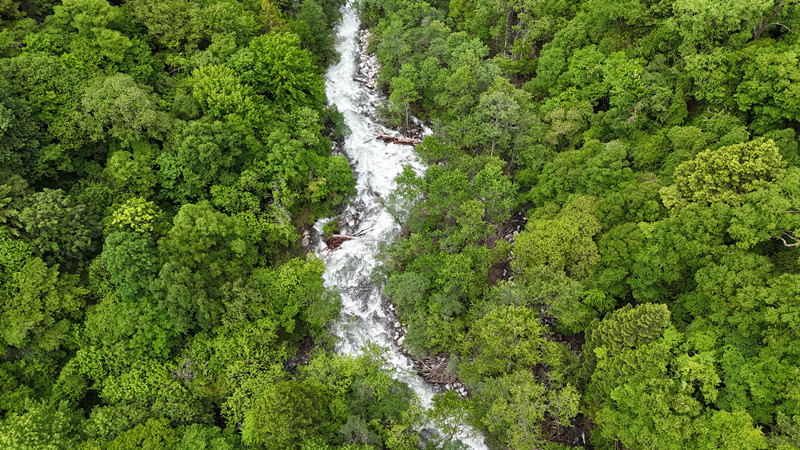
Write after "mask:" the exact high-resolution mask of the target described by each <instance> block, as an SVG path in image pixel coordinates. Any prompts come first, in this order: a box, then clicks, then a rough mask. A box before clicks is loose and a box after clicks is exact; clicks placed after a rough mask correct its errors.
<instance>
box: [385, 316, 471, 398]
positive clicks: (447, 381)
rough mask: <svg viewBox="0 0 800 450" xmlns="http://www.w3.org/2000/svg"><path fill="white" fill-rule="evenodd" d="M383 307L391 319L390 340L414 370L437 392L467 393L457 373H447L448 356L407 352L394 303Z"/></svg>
mask: <svg viewBox="0 0 800 450" xmlns="http://www.w3.org/2000/svg"><path fill="white" fill-rule="evenodd" d="M384 307H385V309H386V311H387V313H389V316H390V317H391V320H392V340H393V341H394V344H395V345H396V346H397V349H398V351H400V352H401V353H402V354H404V355H406V356H407V357H408V358H409V359H410V360H411V361H412V362H413V364H414V370H416V371H417V374H418V375H419V376H420V377H422V379H423V380H425V381H426V382H428V383H431V384H432V385H434V387H435V388H436V389H437V390H438V391H439V392H444V391H454V392H455V393H456V394H458V395H459V396H461V397H466V396H467V395H469V393H470V391H469V388H468V387H467V385H465V384H464V383H463V382H462V381H461V380H459V379H458V375H455V374H448V373H447V364H448V362H449V358H448V357H447V356H446V355H443V354H442V355H434V356H428V357H425V358H417V357H415V356H414V355H412V354H410V353H408V351H406V349H405V348H404V347H403V343H404V342H405V339H406V329H405V327H404V326H403V324H402V323H400V319H399V317H398V315H397V311H396V310H395V308H394V305H393V304H392V303H391V302H389V301H387V302H386V303H385V304H384Z"/></svg>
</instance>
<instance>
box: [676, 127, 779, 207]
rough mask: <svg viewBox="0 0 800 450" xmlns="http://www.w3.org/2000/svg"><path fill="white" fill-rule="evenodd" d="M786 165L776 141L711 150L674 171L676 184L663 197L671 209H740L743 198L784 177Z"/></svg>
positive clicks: (752, 142) (756, 141)
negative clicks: (718, 206)
mask: <svg viewBox="0 0 800 450" xmlns="http://www.w3.org/2000/svg"><path fill="white" fill-rule="evenodd" d="M784 166H785V163H784V162H783V160H782V159H781V155H780V151H779V150H778V147H777V146H776V145H775V143H774V142H773V141H764V140H755V141H750V142H745V143H742V144H736V145H730V146H727V147H722V148H719V149H716V150H712V149H708V150H705V151H703V152H700V153H699V154H698V155H697V157H695V158H694V159H692V160H689V161H686V162H685V163H683V164H681V165H680V166H678V168H677V169H675V184H674V185H672V186H670V187H668V188H664V189H663V190H662V191H661V196H662V198H663V199H664V204H665V205H666V206H667V207H669V208H671V207H674V206H680V205H684V204H686V203H687V202H701V203H706V204H707V203H717V202H723V203H728V204H732V205H739V204H741V201H742V196H743V195H744V194H747V193H749V192H753V191H755V190H757V189H759V188H762V187H766V186H767V185H768V184H769V183H771V182H773V181H775V180H776V179H777V178H778V177H780V176H781V174H782V173H783V170H784Z"/></svg>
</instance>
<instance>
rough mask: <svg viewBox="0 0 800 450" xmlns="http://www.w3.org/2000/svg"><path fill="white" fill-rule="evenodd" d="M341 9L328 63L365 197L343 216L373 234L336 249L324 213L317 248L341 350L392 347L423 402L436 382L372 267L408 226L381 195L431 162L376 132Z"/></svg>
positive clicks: (354, 19) (469, 439)
mask: <svg viewBox="0 0 800 450" xmlns="http://www.w3.org/2000/svg"><path fill="white" fill-rule="evenodd" d="M341 11H342V19H341V22H340V23H339V25H338V26H337V27H336V50H337V51H338V52H339V54H340V56H341V59H340V61H339V63H337V64H335V65H333V66H331V67H330V68H329V69H328V73H327V74H326V75H325V88H326V93H327V96H328V101H329V102H331V103H332V104H334V105H336V106H337V108H338V109H339V111H340V112H342V113H343V114H344V118H345V123H346V124H347V126H348V127H349V128H350V130H351V133H350V135H349V136H348V137H347V139H346V140H345V143H344V148H343V151H344V153H345V154H346V155H347V157H348V159H349V160H350V162H351V164H352V165H353V168H354V171H355V174H356V180H357V184H356V189H357V196H356V198H355V199H354V201H353V202H352V205H351V206H348V208H347V209H346V210H345V212H344V213H343V215H342V217H344V218H345V220H348V219H349V220H352V218H353V217H357V218H358V220H357V222H356V221H355V220H352V222H351V223H352V225H353V226H352V227H351V228H349V229H348V232H350V233H353V234H356V233H358V234H359V235H362V236H363V237H365V238H367V239H353V240H349V241H346V242H344V243H343V244H342V245H341V247H339V248H338V249H336V250H334V251H332V252H329V251H328V250H327V248H326V245H325V243H324V242H323V241H322V238H321V234H322V227H323V225H324V224H325V222H326V221H327V220H328V219H323V220H320V221H318V222H317V223H316V224H315V226H314V229H315V233H313V237H312V239H313V245H314V249H315V252H316V254H317V255H318V256H319V257H320V258H324V260H325V264H326V270H325V274H324V275H323V278H324V280H325V285H326V286H327V287H329V288H336V289H338V290H339V291H340V292H341V295H342V313H341V317H340V319H339V321H338V322H337V323H336V324H335V326H334V331H335V333H336V335H337V336H338V337H339V338H340V339H339V341H338V343H337V347H336V350H337V351H338V352H339V353H341V354H348V355H355V354H358V353H359V352H361V349H362V348H363V347H364V346H365V345H366V344H367V343H373V344H377V345H379V346H381V347H384V348H386V349H388V351H387V356H388V358H389V362H390V364H391V366H392V367H393V370H394V376H395V378H397V379H398V380H400V381H403V382H405V383H407V384H408V385H409V386H410V387H411V389H413V390H414V392H416V394H417V395H418V396H419V398H420V400H421V402H422V404H423V405H424V406H426V407H429V406H430V405H431V403H432V398H433V395H434V393H435V390H434V387H433V386H432V385H430V384H428V383H426V382H425V381H423V380H422V379H421V378H420V377H418V376H417V375H416V373H415V372H414V370H413V369H414V367H413V364H412V361H411V360H410V359H409V358H408V357H406V356H405V355H404V354H403V353H401V352H400V351H399V350H398V349H397V347H396V345H395V343H394V340H393V338H392V332H393V330H392V317H391V316H390V314H389V313H388V312H387V311H385V309H384V307H383V298H382V296H381V293H380V290H379V289H378V288H377V287H375V286H374V285H373V283H372V280H371V274H372V271H373V269H374V268H375V267H376V265H377V264H378V261H377V259H376V257H377V254H378V241H390V240H392V239H393V238H395V237H396V236H397V235H398V233H399V232H400V228H401V226H400V224H398V223H397V222H396V221H395V219H394V218H393V217H392V215H391V214H389V212H388V211H387V210H386V208H384V207H383V204H382V201H381V200H382V199H387V198H388V197H389V195H391V193H392V192H393V191H394V189H395V188H396V183H395V178H396V177H397V175H399V174H400V172H401V171H402V170H403V167H404V166H407V165H411V166H412V167H414V169H415V170H417V171H418V172H420V173H421V172H422V171H423V170H424V166H423V165H422V163H421V162H420V161H419V160H418V158H417V156H416V154H415V152H414V148H413V147H410V146H403V145H396V144H384V143H383V142H381V141H379V140H376V139H373V138H374V137H375V135H376V134H377V133H378V132H379V131H380V130H381V126H380V125H379V124H377V123H376V122H374V121H373V120H372V118H371V117H370V115H371V111H372V110H373V108H372V106H371V105H374V104H377V102H379V100H380V98H379V96H378V94H377V93H376V92H375V91H374V90H372V89H370V88H368V87H366V86H364V85H362V84H360V83H358V82H356V81H355V80H354V79H353V78H354V77H355V76H356V67H357V65H356V59H357V55H358V32H359V28H360V21H359V19H358V16H357V14H356V12H355V11H354V9H353V7H352V5H350V4H348V5H346V6H344V7H343V8H342V10H341ZM370 239H372V240H370ZM459 439H460V440H461V441H462V442H463V443H465V444H466V445H467V446H468V447H470V448H474V449H485V448H486V446H485V445H484V443H483V439H482V437H481V436H480V435H477V434H476V433H474V432H465V433H464V434H462V435H461V436H459Z"/></svg>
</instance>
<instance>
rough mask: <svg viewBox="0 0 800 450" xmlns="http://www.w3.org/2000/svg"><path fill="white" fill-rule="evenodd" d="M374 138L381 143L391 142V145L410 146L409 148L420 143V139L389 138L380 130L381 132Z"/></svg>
mask: <svg viewBox="0 0 800 450" xmlns="http://www.w3.org/2000/svg"><path fill="white" fill-rule="evenodd" d="M375 138H376V139H380V140H382V141H383V142H391V143H393V144H400V145H411V146H417V145H419V144H420V143H421V142H422V140H421V139H416V138H408V137H394V136H390V135H388V134H386V133H384V132H383V130H381V132H380V133H378V135H377V136H375Z"/></svg>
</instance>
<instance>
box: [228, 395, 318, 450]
mask: <svg viewBox="0 0 800 450" xmlns="http://www.w3.org/2000/svg"><path fill="white" fill-rule="evenodd" d="M328 402H329V399H328V398H326V396H325V394H324V392H321V391H320V390H319V389H316V388H315V387H314V386H313V385H311V384H309V383H305V382H298V381H279V382H277V383H274V384H272V385H269V386H267V389H266V390H264V391H263V392H261V393H260V395H259V396H258V398H256V399H255V401H254V402H253V406H252V408H251V409H250V410H249V411H248V412H247V413H246V414H245V418H244V423H243V424H242V441H243V442H244V443H245V444H247V445H250V446H255V447H259V448H287V449H289V448H300V447H301V444H302V442H303V441H304V440H305V439H310V438H313V437H321V438H323V439H324V440H327V439H329V438H330V430H329V427H330V425H331V424H330V418H331V417H330V412H329V410H328V408H327V405H328Z"/></svg>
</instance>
